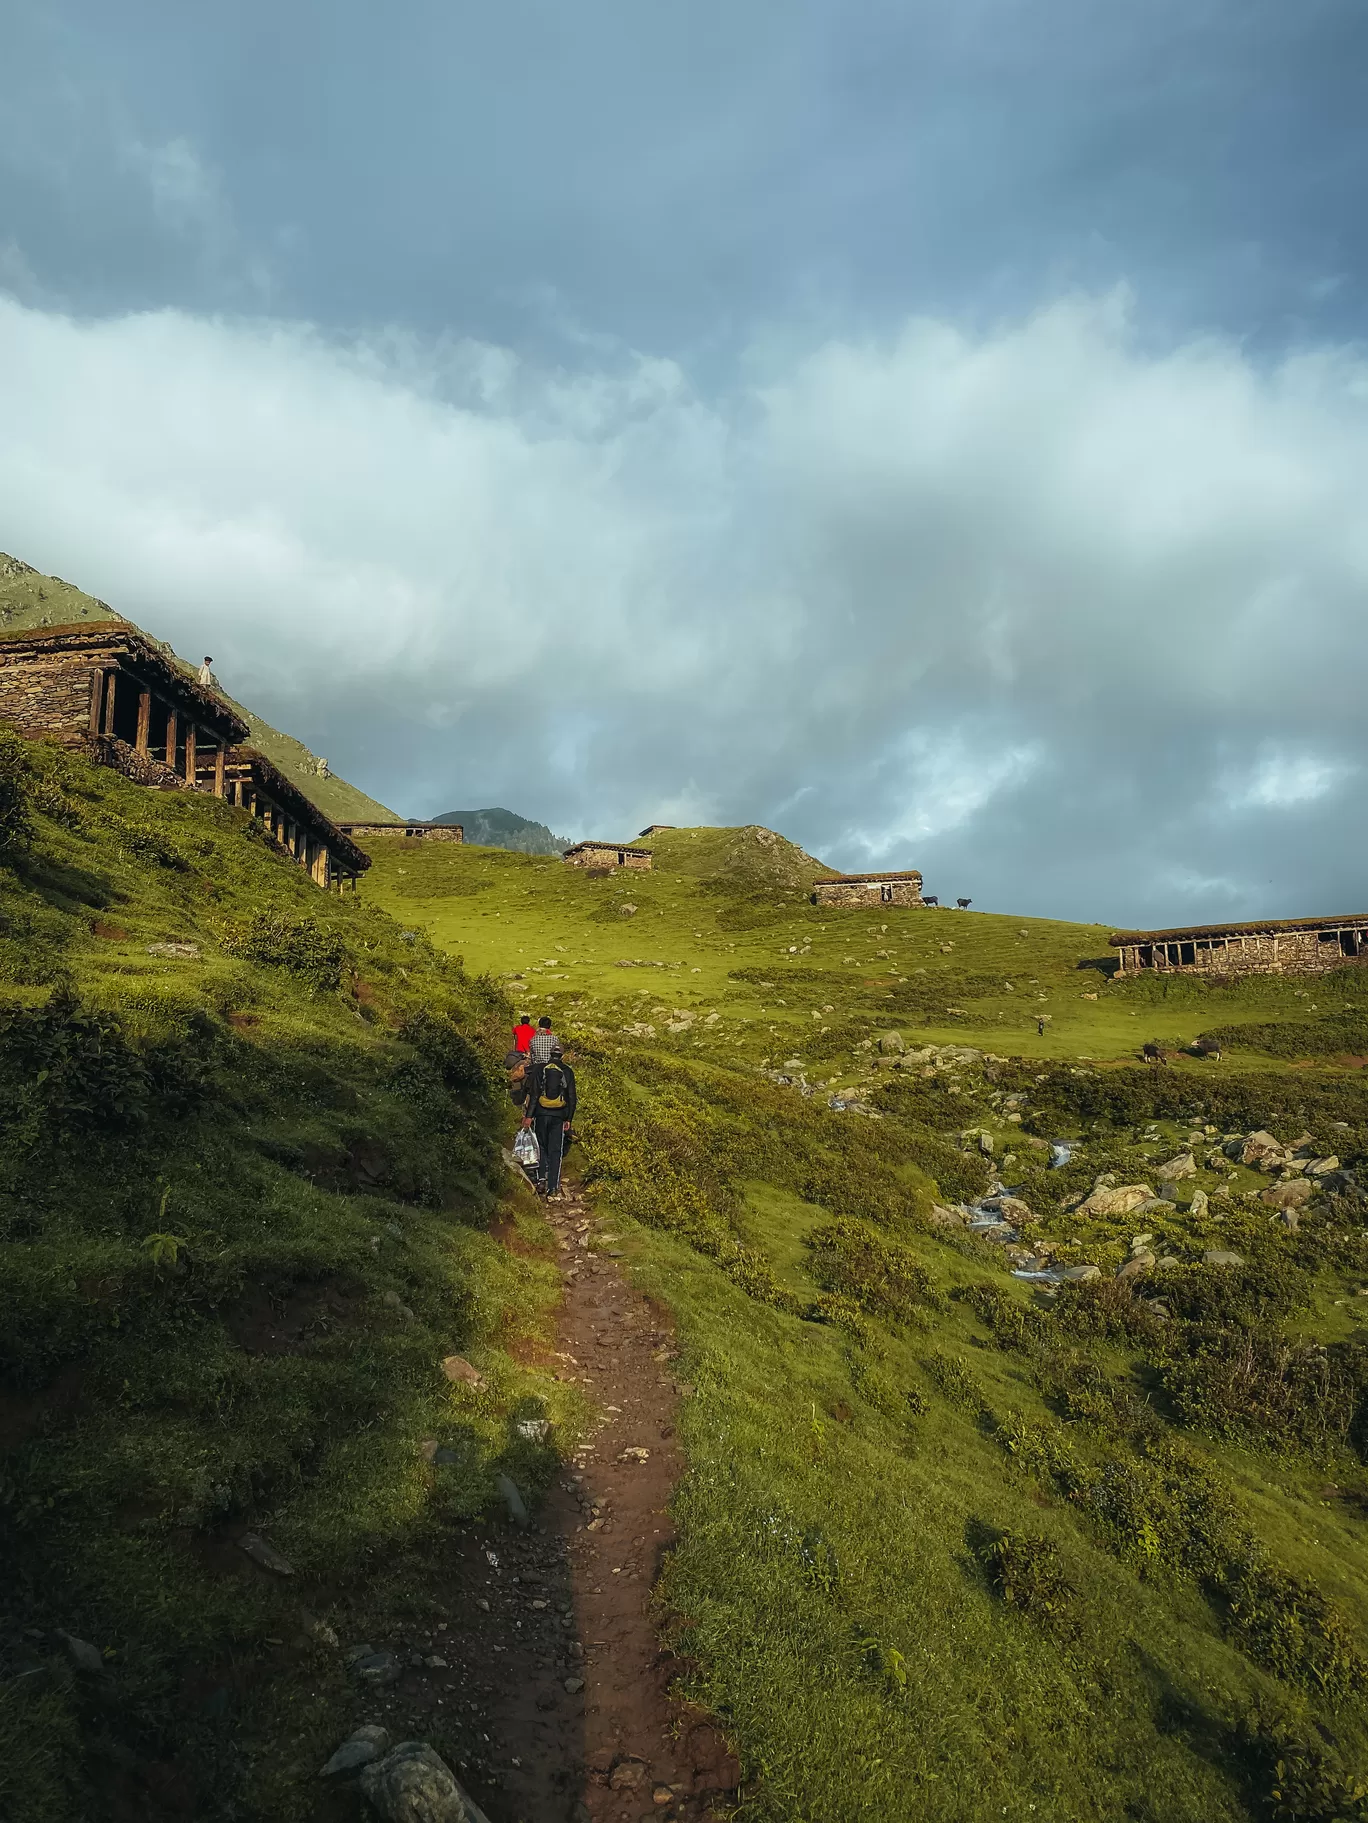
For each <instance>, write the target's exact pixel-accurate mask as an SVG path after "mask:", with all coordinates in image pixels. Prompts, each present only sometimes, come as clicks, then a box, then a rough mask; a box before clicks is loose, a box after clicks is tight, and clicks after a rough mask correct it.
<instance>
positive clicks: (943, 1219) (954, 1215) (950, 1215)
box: [931, 1203, 964, 1228]
mask: <svg viewBox="0 0 1368 1823" xmlns="http://www.w3.org/2000/svg"><path fill="white" fill-rule="evenodd" d="M931 1220H932V1221H933V1222H934V1223H935V1225H936V1226H937V1228H963V1226H964V1215H963V1212H962V1211H961V1210H959V1209H947V1208H946V1207H945V1206H944V1204H942V1203H935V1204H933V1206H932V1209H931Z"/></svg>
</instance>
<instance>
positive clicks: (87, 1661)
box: [57, 1632, 105, 1673]
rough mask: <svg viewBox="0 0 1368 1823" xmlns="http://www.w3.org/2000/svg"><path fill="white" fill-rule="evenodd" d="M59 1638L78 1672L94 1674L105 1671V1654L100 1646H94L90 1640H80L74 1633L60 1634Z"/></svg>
mask: <svg viewBox="0 0 1368 1823" xmlns="http://www.w3.org/2000/svg"><path fill="white" fill-rule="evenodd" d="M57 1637H58V1638H59V1639H60V1640H61V1642H62V1644H63V1645H64V1646H65V1647H66V1654H67V1657H68V1658H69V1659H70V1660H71V1662H72V1664H73V1665H74V1666H75V1667H76V1669H77V1670H78V1671H89V1672H92V1673H93V1672H97V1671H103V1670H104V1668H105V1662H104V1654H103V1653H102V1652H101V1651H100V1648H99V1647H98V1646H92V1645H91V1643H90V1641H89V1640H88V1639H78V1638H77V1637H76V1635H75V1634H74V1633H63V1632H59V1633H58V1635H57Z"/></svg>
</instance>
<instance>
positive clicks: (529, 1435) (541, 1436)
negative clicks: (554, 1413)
mask: <svg viewBox="0 0 1368 1823" xmlns="http://www.w3.org/2000/svg"><path fill="white" fill-rule="evenodd" d="M513 1428H514V1430H515V1431H517V1433H518V1435H519V1436H520V1437H522V1438H523V1439H524V1440H525V1441H526V1442H528V1443H545V1442H546V1438H547V1433H548V1432H549V1431H550V1429H551V1420H550V1419H549V1418H520V1419H519V1420H518V1422H517V1423H516V1424H515V1425H514V1426H513Z"/></svg>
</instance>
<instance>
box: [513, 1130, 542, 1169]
mask: <svg viewBox="0 0 1368 1823" xmlns="http://www.w3.org/2000/svg"><path fill="white" fill-rule="evenodd" d="M513 1156H514V1158H516V1159H517V1161H518V1163H519V1164H520V1165H526V1166H527V1167H528V1169H529V1170H530V1169H531V1167H532V1166H533V1165H538V1164H540V1163H541V1147H540V1146H539V1145H538V1144H537V1136H536V1134H535V1133H534V1132H533V1131H532V1129H531V1127H519V1128H518V1137H517V1138H516V1139H515V1140H514V1141H513Z"/></svg>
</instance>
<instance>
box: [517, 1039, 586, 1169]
mask: <svg viewBox="0 0 1368 1823" xmlns="http://www.w3.org/2000/svg"><path fill="white" fill-rule="evenodd" d="M538 1036H540V1034H538ZM526 1081H527V1100H526V1101H525V1102H524V1103H523V1106H524V1108H525V1109H526V1112H525V1113H524V1115H523V1125H524V1126H525V1127H531V1129H532V1131H533V1132H534V1133H535V1134H536V1136H537V1147H538V1150H539V1151H540V1153H541V1157H540V1158H539V1160H538V1161H537V1173H536V1181H537V1194H538V1196H544V1197H547V1198H548V1199H549V1200H550V1201H551V1202H555V1203H558V1202H559V1201H560V1200H561V1187H560V1180H561V1158H562V1156H563V1154H564V1152H565V1138H566V1135H567V1134H568V1133H569V1131H570V1123H571V1122H572V1121H573V1120H574V1118H575V1106H576V1101H577V1099H578V1098H577V1095H576V1091H575V1072H574V1071H573V1070H572V1069H571V1068H570V1065H569V1064H568V1063H567V1062H566V1061H565V1055H564V1053H563V1052H562V1050H561V1048H560V1044H559V1043H557V1044H556V1046H555V1049H554V1050H553V1051H552V1052H551V1054H550V1056H549V1057H548V1058H547V1059H546V1061H545V1062H544V1063H542V1062H540V1061H537V1060H534V1061H533V1063H532V1064H531V1066H530V1067H529V1069H528V1072H527V1079H526Z"/></svg>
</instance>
